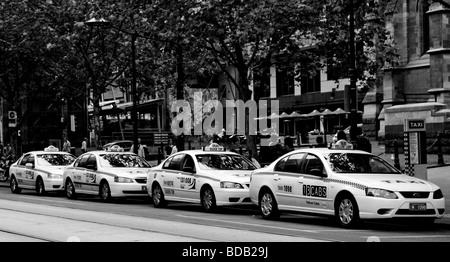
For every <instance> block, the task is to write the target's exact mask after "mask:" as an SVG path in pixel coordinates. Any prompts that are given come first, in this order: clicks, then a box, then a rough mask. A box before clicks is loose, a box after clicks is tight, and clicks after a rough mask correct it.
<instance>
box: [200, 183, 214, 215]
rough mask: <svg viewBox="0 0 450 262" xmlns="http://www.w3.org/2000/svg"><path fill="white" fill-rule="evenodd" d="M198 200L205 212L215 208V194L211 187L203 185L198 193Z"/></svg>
mask: <svg viewBox="0 0 450 262" xmlns="http://www.w3.org/2000/svg"><path fill="white" fill-rule="evenodd" d="M200 201H201V203H202V207H203V209H204V210H205V211H206V212H211V211H213V210H214V209H216V207H217V205H216V196H215V195H214V191H213V190H212V188H211V187H209V186H208V187H205V188H204V189H203V190H202V192H201V194H200Z"/></svg>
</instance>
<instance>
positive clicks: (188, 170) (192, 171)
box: [183, 167, 195, 173]
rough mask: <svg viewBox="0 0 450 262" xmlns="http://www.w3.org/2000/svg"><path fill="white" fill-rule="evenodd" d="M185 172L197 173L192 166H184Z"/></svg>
mask: <svg viewBox="0 0 450 262" xmlns="http://www.w3.org/2000/svg"><path fill="white" fill-rule="evenodd" d="M183 172H187V173H195V172H194V169H193V168H192V167H183Z"/></svg>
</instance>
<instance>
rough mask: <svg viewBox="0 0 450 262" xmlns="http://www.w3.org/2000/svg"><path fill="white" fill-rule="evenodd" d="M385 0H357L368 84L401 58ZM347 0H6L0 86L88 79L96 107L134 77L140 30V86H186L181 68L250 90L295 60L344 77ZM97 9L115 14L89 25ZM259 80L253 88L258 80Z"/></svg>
mask: <svg viewBox="0 0 450 262" xmlns="http://www.w3.org/2000/svg"><path fill="white" fill-rule="evenodd" d="M387 2H388V1H387V0H378V1H375V0H360V1H354V10H353V12H354V14H355V19H356V23H355V32H356V39H355V42H356V50H357V55H356V57H357V76H358V79H359V80H360V83H361V84H362V85H367V86H370V87H373V86H375V85H376V83H375V82H374V78H373V75H375V73H377V72H379V71H380V69H381V68H383V67H385V66H387V65H390V66H393V65H395V63H396V57H397V53H396V50H395V46H394V43H393V41H392V39H391V37H390V35H389V33H388V32H387V31H386V30H385V21H384V19H385V17H384V8H385V6H386V4H387ZM348 3H349V0H283V1H278V0H174V1H165V0H152V1H144V0H132V1H125V0H117V1H106V0H99V1H91V0H34V1H31V0H8V1H2V2H1V4H0V13H1V17H0V29H1V30H0V70H1V71H0V94H1V95H2V96H3V97H5V98H6V97H7V98H8V99H10V100H11V101H20V99H19V98H20V94H21V91H20V90H24V89H23V87H24V86H29V87H30V88H39V87H42V86H45V87H48V88H50V89H51V90H52V92H54V93H55V94H58V95H59V96H65V97H76V96H77V95H80V94H84V93H83V92H84V91H83V92H81V91H80V90H81V89H83V90H85V88H86V87H87V88H88V89H89V90H90V92H91V93H93V94H94V96H93V101H92V102H93V104H94V105H95V107H96V108H97V110H98V101H99V98H100V94H101V93H102V92H104V91H106V90H107V89H108V88H110V87H111V86H117V87H120V88H123V89H124V90H125V89H127V88H126V87H127V86H128V85H130V81H131V76H132V72H131V71H130V70H131V67H130V64H131V61H130V59H131V44H132V43H131V41H132V35H133V34H134V35H135V36H137V38H136V42H135V44H136V53H137V56H136V64H137V81H138V92H139V95H140V96H147V97H156V96H161V94H162V93H163V92H165V91H166V90H167V89H168V88H170V87H174V86H181V87H183V86H186V85H187V82H186V81H185V80H184V77H183V75H180V74H185V73H186V74H187V75H188V76H189V75H202V76H206V77H211V76H213V75H214V74H217V73H220V74H223V75H225V76H227V77H228V79H229V81H230V82H231V83H233V84H234V86H235V87H236V88H237V90H238V91H239V94H240V95H239V98H240V99H243V100H248V99H250V98H251V91H250V89H249V86H250V81H252V80H254V79H253V78H252V76H253V74H261V72H267V70H268V68H270V67H271V66H274V65H275V66H277V67H279V68H283V67H284V66H285V65H289V66H293V65H294V66H296V69H297V70H296V76H297V78H299V77H301V76H305V75H306V76H310V75H313V74H315V72H316V71H317V69H323V68H327V70H330V69H333V70H336V71H338V74H336V75H337V76H338V77H342V76H344V77H345V76H346V75H348V72H347V70H348V54H349V49H348V46H349V30H348V14H349V12H350V10H349V8H348ZM91 18H97V19H100V18H104V19H105V20H107V21H108V22H109V23H108V25H107V26H97V27H90V26H88V25H87V24H86V23H85V22H86V21H87V20H89V19H91ZM180 54H181V56H180ZM230 68H233V69H234V70H235V71H233V70H231V69H230ZM181 69H183V70H181ZM235 72H237V73H235ZM336 80H337V79H336ZM177 81H178V82H177ZM255 84H256V85H255V89H256V90H257V89H258V88H260V86H259V85H260V84H262V83H258V82H256V83H255ZM23 95H24V93H22V96H23ZM55 99H58V97H57V96H56V95H55ZM18 104H19V103H18ZM254 151H256V150H254Z"/></svg>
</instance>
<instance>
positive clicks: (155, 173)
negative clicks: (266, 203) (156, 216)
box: [147, 143, 256, 212]
mask: <svg viewBox="0 0 450 262" xmlns="http://www.w3.org/2000/svg"><path fill="white" fill-rule="evenodd" d="M255 169H256V167H255V166H254V165H253V164H252V162H251V161H250V160H248V159H247V158H245V157H243V156H241V155H239V154H237V153H234V152H230V151H225V149H224V148H223V147H221V146H219V145H218V144H215V143H213V144H211V145H210V146H208V147H205V148H204V149H203V150H186V151H181V152H178V153H176V154H173V155H171V156H169V157H168V158H167V159H166V160H165V161H163V162H162V163H161V164H159V165H158V166H156V167H154V168H153V169H152V170H151V172H150V173H149V175H148V179H147V190H148V194H149V195H150V196H151V197H152V199H153V204H154V206H155V207H161V206H164V205H165V204H167V202H166V201H180V202H190V203H200V204H201V205H202V207H203V209H204V210H205V211H207V212H209V211H212V210H214V209H215V208H216V207H217V206H232V205H252V203H251V201H250V198H249V185H250V173H251V172H252V171H253V170H255Z"/></svg>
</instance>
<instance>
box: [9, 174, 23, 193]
mask: <svg viewBox="0 0 450 262" xmlns="http://www.w3.org/2000/svg"><path fill="white" fill-rule="evenodd" d="M9 186H10V188H11V192H13V193H14V194H19V193H20V192H22V189H21V188H19V184H17V180H16V177H15V176H13V177H11V181H10V183H9Z"/></svg>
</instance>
